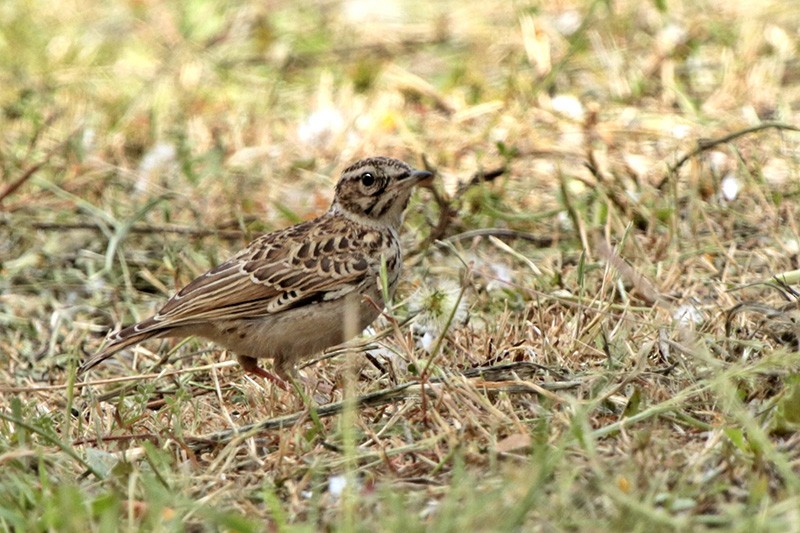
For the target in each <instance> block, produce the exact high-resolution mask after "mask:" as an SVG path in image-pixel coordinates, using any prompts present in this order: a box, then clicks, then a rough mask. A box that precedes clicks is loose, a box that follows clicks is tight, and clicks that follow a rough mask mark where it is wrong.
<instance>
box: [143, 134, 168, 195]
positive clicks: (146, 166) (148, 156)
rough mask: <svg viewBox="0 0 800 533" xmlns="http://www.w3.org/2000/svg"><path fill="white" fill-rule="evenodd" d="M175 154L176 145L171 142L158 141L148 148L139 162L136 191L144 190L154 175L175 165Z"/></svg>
mask: <svg viewBox="0 0 800 533" xmlns="http://www.w3.org/2000/svg"><path fill="white" fill-rule="evenodd" d="M175 154H176V151H175V146H173V145H172V144H169V143H158V144H156V145H155V146H153V147H152V148H151V149H150V150H148V151H147V153H145V154H144V157H142V160H141V161H140V162H139V177H138V179H137V180H136V192H144V191H145V190H146V189H147V186H148V185H149V184H150V180H151V178H152V177H153V176H155V175H157V174H160V173H161V172H163V171H164V170H167V169H169V168H170V167H172V166H174V164H175Z"/></svg>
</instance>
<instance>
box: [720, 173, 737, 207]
mask: <svg viewBox="0 0 800 533" xmlns="http://www.w3.org/2000/svg"><path fill="white" fill-rule="evenodd" d="M741 188H742V186H741V184H740V183H739V178H737V177H736V176H735V175H734V174H733V172H729V173H727V174H725V177H724V178H722V183H721V184H720V189H721V192H722V197H723V198H725V199H726V200H727V201H729V202H732V201H734V200H736V197H737V196H739V190H741Z"/></svg>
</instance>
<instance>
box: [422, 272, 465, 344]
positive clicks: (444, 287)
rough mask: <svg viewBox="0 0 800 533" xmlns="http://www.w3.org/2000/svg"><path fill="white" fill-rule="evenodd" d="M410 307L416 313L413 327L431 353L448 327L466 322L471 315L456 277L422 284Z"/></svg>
mask: <svg viewBox="0 0 800 533" xmlns="http://www.w3.org/2000/svg"><path fill="white" fill-rule="evenodd" d="M409 310H410V311H411V312H412V313H416V315H417V316H416V319H415V322H414V326H413V329H414V331H415V332H416V333H417V334H418V344H419V345H420V346H421V347H422V348H423V349H424V350H425V351H427V352H429V353H430V351H431V350H432V349H433V346H434V345H435V344H436V343H435V342H434V341H435V339H436V338H437V337H439V336H440V335H441V334H442V333H443V332H444V330H445V328H447V327H450V326H452V325H453V324H463V323H464V322H466V320H467V317H468V312H467V300H466V298H464V294H463V290H462V289H461V287H460V286H459V285H458V284H456V283H455V282H453V281H443V282H442V283H440V284H439V285H437V286H435V287H421V288H420V289H419V290H417V292H416V293H414V295H413V296H412V297H411V301H410V303H409ZM451 317H452V319H451Z"/></svg>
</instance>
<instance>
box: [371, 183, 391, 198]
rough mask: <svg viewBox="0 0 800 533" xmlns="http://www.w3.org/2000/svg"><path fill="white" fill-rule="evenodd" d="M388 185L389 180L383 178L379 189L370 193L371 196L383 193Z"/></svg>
mask: <svg viewBox="0 0 800 533" xmlns="http://www.w3.org/2000/svg"><path fill="white" fill-rule="evenodd" d="M388 185H389V180H385V179H384V180H381V181H380V186H379V187H378V188H377V189H375V191H374V192H371V193H370V194H369V195H370V196H380V195H381V194H382V193H383V191H385V190H386V187H387V186H388Z"/></svg>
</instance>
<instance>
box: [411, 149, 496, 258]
mask: <svg viewBox="0 0 800 533" xmlns="http://www.w3.org/2000/svg"><path fill="white" fill-rule="evenodd" d="M423 159H424V158H423ZM424 161H425V169H426V170H429V171H431V172H433V173H434V174H436V169H435V168H433V167H432V166H431V165H430V164H429V163H428V161H427V160H424ZM506 171H507V169H506V167H505V166H502V167H498V168H495V169H491V170H486V171H483V170H479V171H478V172H476V173H474V174H473V175H472V177H471V178H470V179H469V180H467V181H465V182H462V183H460V184H459V186H458V188H457V189H456V192H455V194H453V196H452V197H450V198H449V197H447V195H446V194H444V193H443V192H439V191H438V190H437V189H436V188H434V187H433V186H430V187H428V189H429V190H430V191H431V194H432V195H433V200H434V201H435V202H436V205H437V206H438V207H439V220H438V221H437V222H436V225H434V227H433V229H432V230H431V232H430V234H429V235H428V236H427V237H426V238H425V239H424V240H423V241H422V242H421V243H420V245H419V246H418V247H417V248H415V249H414V250H412V251H411V252H410V253H409V255H410V256H412V255H416V254H418V253H419V252H421V251H422V250H425V249H426V248H427V247H428V246H430V244H431V243H433V242H436V241H438V240H441V239H442V238H443V237H444V236H445V234H446V233H447V229H448V228H449V227H450V224H451V223H452V221H453V220H454V219H455V218H456V216H457V215H458V209H457V208H456V207H454V205H453V204H454V203H455V201H456V200H457V199H459V198H460V197H461V196H463V195H464V193H465V192H467V191H468V190H469V189H470V188H472V187H475V186H476V185H479V184H481V183H484V182H490V181H494V180H495V179H497V178H498V177H500V176H502V175H503V174H505V172H506Z"/></svg>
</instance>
